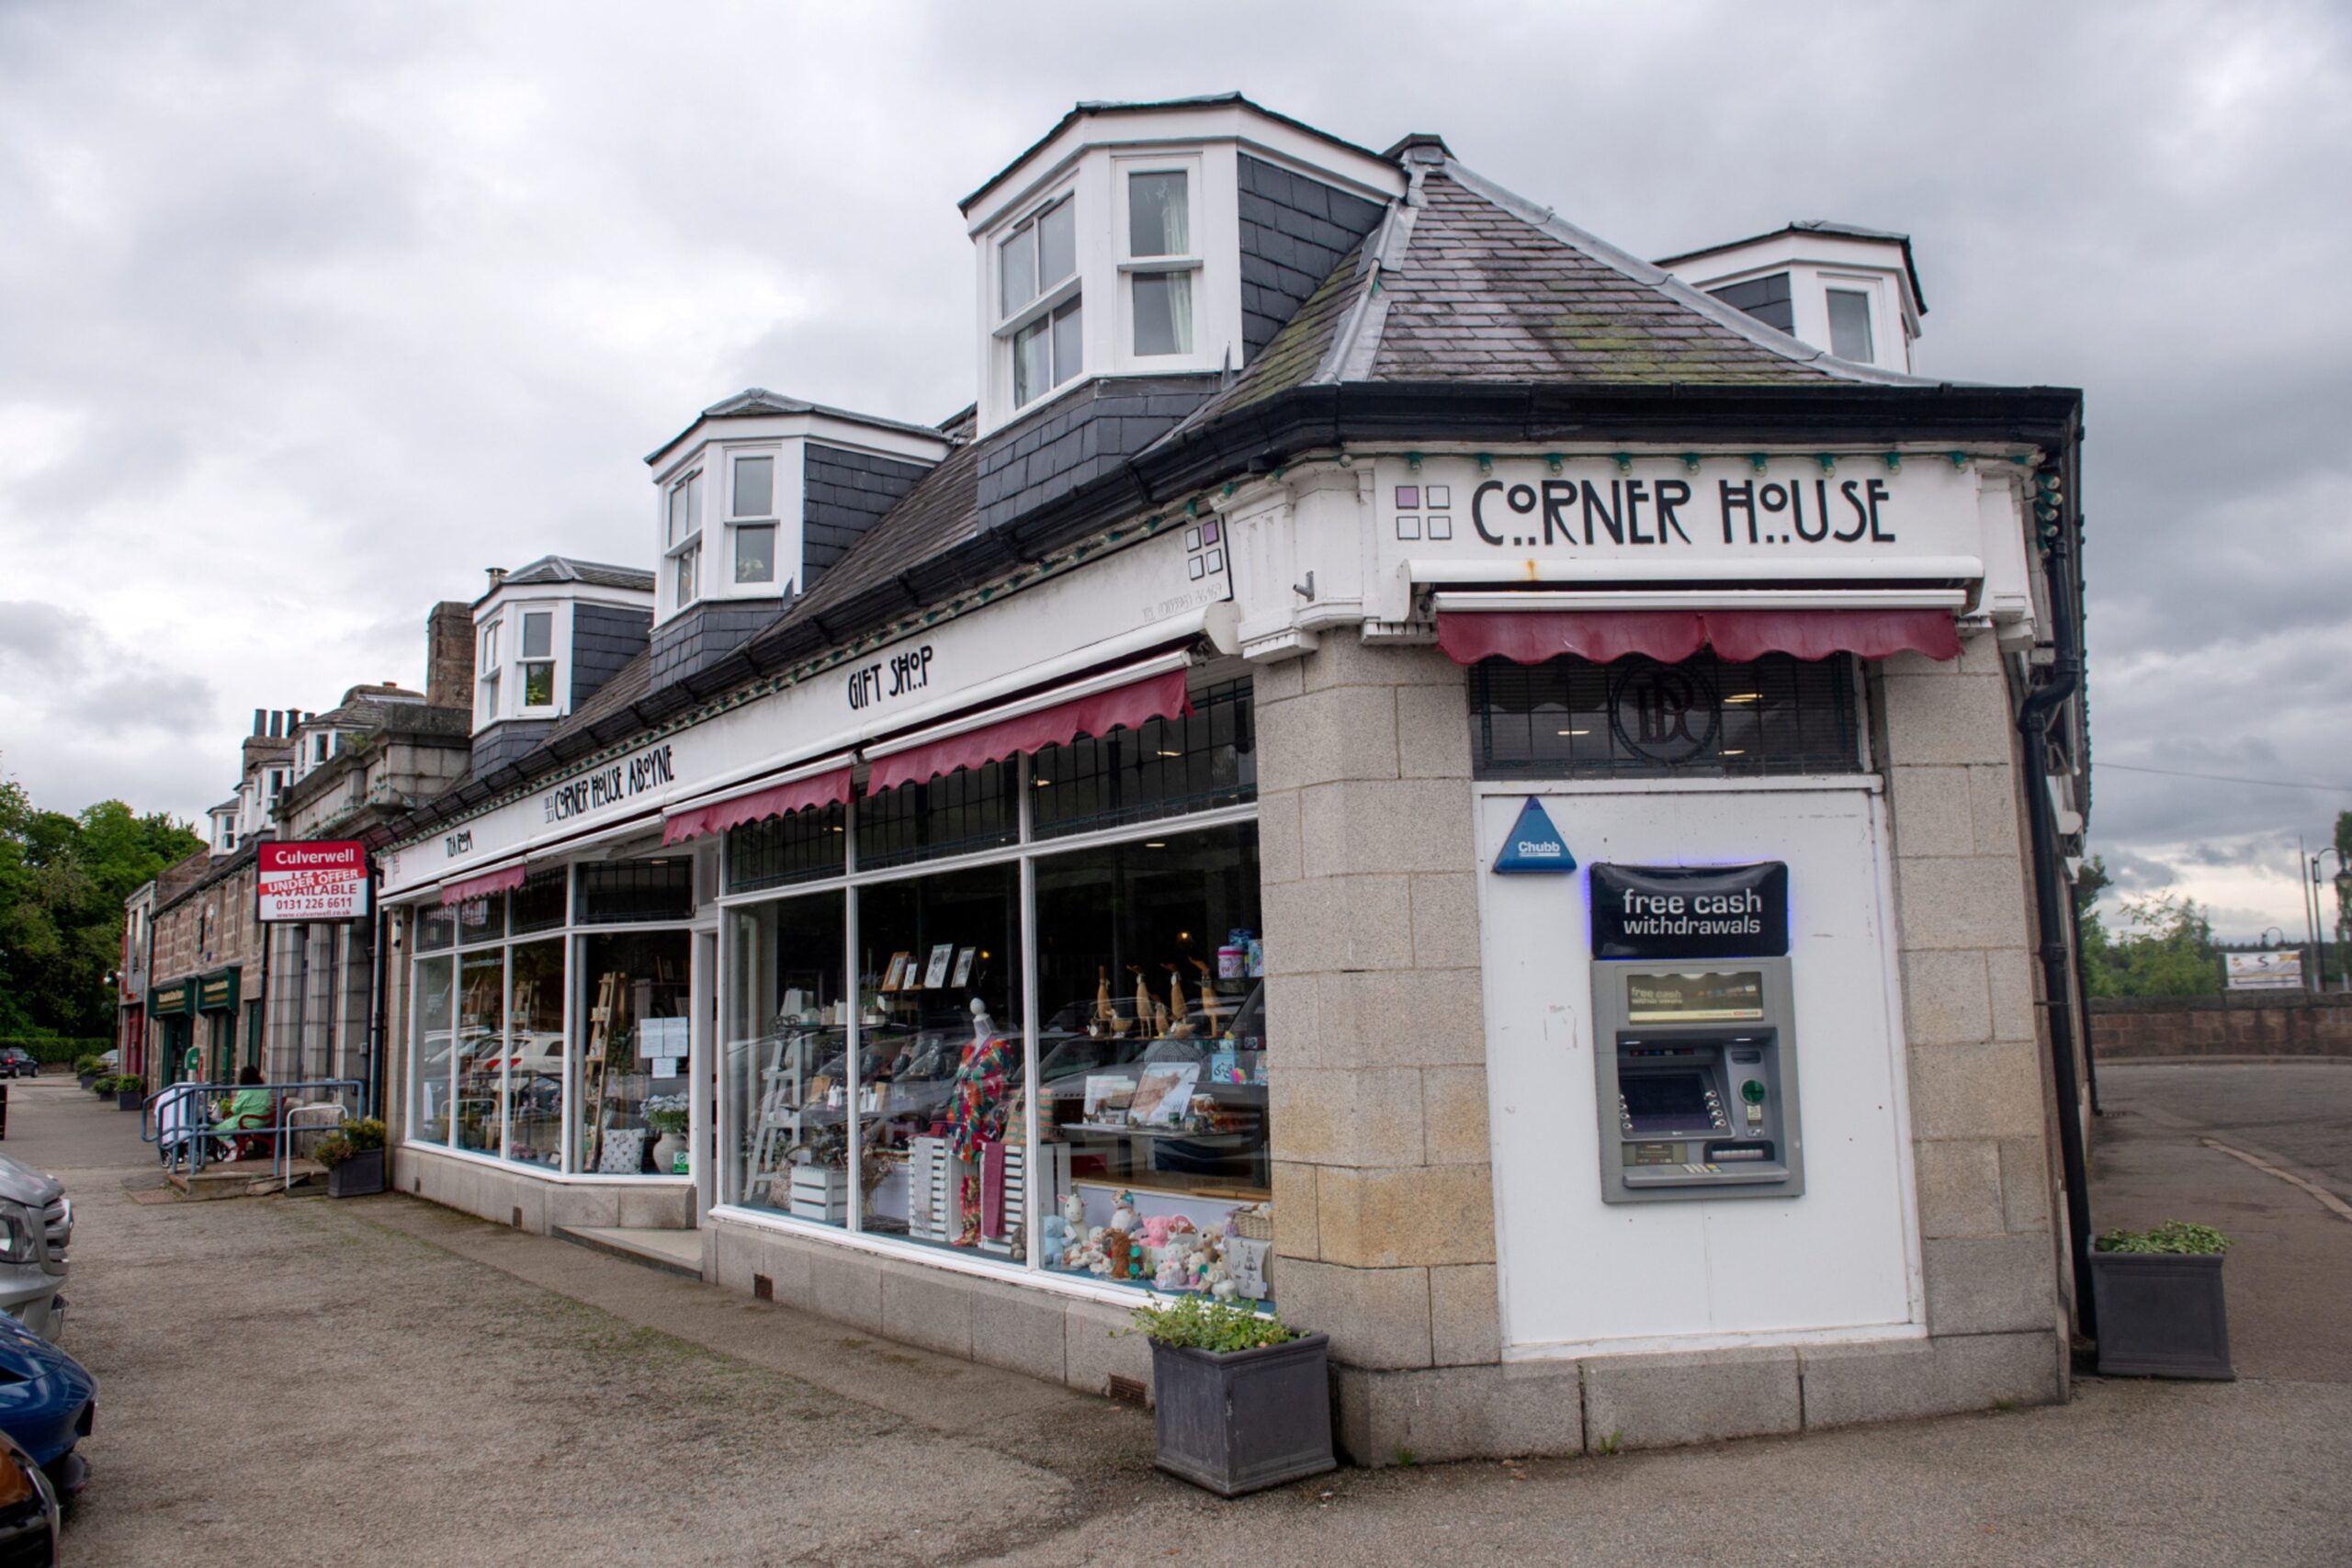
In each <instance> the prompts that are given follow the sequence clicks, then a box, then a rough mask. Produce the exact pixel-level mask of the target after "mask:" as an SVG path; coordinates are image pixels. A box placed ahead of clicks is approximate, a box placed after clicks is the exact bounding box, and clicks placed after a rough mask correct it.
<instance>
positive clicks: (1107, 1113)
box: [1086, 1073, 1136, 1123]
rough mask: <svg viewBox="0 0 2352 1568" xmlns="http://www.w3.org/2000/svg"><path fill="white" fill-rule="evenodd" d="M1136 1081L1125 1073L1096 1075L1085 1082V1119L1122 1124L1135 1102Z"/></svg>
mask: <svg viewBox="0 0 2352 1568" xmlns="http://www.w3.org/2000/svg"><path fill="white" fill-rule="evenodd" d="M1135 1096H1136V1080H1135V1079H1133V1078H1131V1077H1127V1076H1126V1075H1125V1073H1096V1074H1092V1075H1090V1076H1089V1077H1088V1078H1087V1080H1086V1119H1087V1120H1088V1121H1089V1122H1098V1123H1099V1122H1124V1121H1125V1120H1126V1116H1127V1107H1128V1105H1129V1104H1130V1103H1132V1102H1133V1101H1134V1100H1135Z"/></svg>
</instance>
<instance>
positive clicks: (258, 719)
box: [254, 708, 269, 740]
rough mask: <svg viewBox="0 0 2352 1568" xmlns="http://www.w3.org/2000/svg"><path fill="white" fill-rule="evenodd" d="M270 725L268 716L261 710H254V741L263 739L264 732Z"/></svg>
mask: <svg viewBox="0 0 2352 1568" xmlns="http://www.w3.org/2000/svg"><path fill="white" fill-rule="evenodd" d="M268 724H269V719H268V717H267V716H266V715H265V714H264V713H263V712H262V710H261V709H259V708H255V709H254V739H256V740H258V739H261V735H262V731H263V730H264V729H265V728H267V727H268Z"/></svg>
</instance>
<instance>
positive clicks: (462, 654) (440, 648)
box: [424, 599, 474, 713]
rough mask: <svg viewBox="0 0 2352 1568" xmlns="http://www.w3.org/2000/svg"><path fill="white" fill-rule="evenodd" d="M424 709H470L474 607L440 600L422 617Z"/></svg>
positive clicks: (471, 705)
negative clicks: (427, 707) (425, 706)
mask: <svg viewBox="0 0 2352 1568" xmlns="http://www.w3.org/2000/svg"><path fill="white" fill-rule="evenodd" d="M424 701H425V704H426V705H427V706H429V707H436V708H457V709H458V710H460V711H461V712H465V713H471V712H473V710H474V607H473V606H472V605H471V604H467V603H466V602H465V601H464V600H462V599H444V600H443V601H441V603H439V604H435V605H434V606H433V613H432V614H431V615H427V616H425V617H424Z"/></svg>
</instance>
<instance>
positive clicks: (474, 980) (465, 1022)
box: [457, 947, 506, 1155]
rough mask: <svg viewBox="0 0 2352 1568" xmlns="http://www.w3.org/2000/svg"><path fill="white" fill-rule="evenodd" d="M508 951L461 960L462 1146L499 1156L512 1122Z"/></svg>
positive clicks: (494, 950) (493, 950)
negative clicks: (508, 1121) (508, 1070)
mask: <svg viewBox="0 0 2352 1568" xmlns="http://www.w3.org/2000/svg"><path fill="white" fill-rule="evenodd" d="M505 1000H506V952H505V949H503V948H498V947H493V948H490V949H488V950H487V951H485V952H480V953H466V954H464V955H462V956H461V957H460V958H459V959H458V1089H457V1094H458V1147H459V1148H461V1149H471V1150H472V1151H473V1152H474V1153H476V1154H484V1155H494V1154H498V1153H501V1152H502V1151H503V1138H504V1134H505V1127H506V1041H505V1034H506V1007H505Z"/></svg>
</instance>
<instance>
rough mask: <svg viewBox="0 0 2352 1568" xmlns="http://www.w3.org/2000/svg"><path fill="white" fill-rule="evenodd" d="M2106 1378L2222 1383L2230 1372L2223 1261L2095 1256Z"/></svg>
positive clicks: (2094, 1295) (2094, 1292) (2216, 1257)
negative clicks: (2215, 1380)
mask: <svg viewBox="0 0 2352 1568" xmlns="http://www.w3.org/2000/svg"><path fill="white" fill-rule="evenodd" d="M2091 1299H2092V1301H2093V1302H2094V1303H2097V1305H2098V1370H2099V1371H2100V1372H2101V1373H2103V1374H2109V1375H2120V1376H2123V1377H2154V1378H2221V1379H2226V1380H2234V1379H2235V1378H2236V1377H2237V1373H2236V1372H2234V1371H2232V1370H2231V1368H2230V1320H2229V1316H2228V1314H2227V1313H2226V1312H2225V1311H2224V1308H2223V1303H2222V1255H2221V1254H2220V1253H2218V1252H2209V1253H2165V1252H2094V1253H2092V1254H2091Z"/></svg>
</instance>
